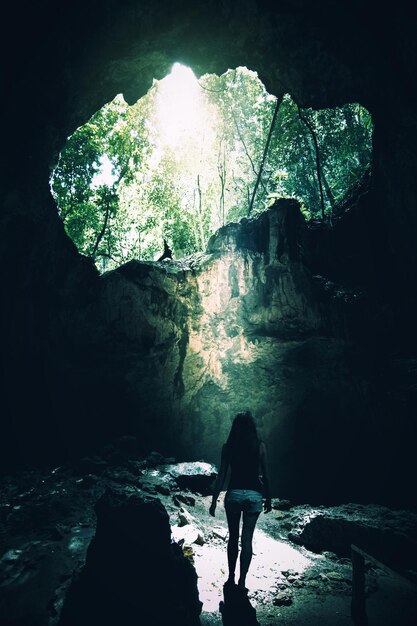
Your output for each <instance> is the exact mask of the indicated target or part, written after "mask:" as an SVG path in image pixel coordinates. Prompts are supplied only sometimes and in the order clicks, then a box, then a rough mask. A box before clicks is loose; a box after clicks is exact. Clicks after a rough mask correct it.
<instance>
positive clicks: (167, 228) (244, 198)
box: [50, 63, 373, 272]
mask: <svg viewBox="0 0 417 626" xmlns="http://www.w3.org/2000/svg"><path fill="white" fill-rule="evenodd" d="M372 131H373V124H372V118H371V115H370V114H369V112H368V111H367V110H366V108H365V107H363V106H361V105H360V104H358V103H350V104H349V103H347V104H344V105H343V106H339V107H334V108H329V109H317V110H314V109H311V108H304V109H303V108H301V107H300V106H298V105H297V104H296V103H295V101H294V100H293V99H292V97H291V95H290V94H289V93H286V94H284V95H283V96H281V97H280V98H277V97H276V96H274V95H271V94H270V93H268V91H267V90H266V88H265V85H264V84H263V83H262V82H261V80H260V78H259V77H258V74H257V73H256V72H254V71H252V70H249V69H248V68H247V67H244V66H239V67H237V68H235V69H229V70H227V71H226V72H224V73H223V74H221V75H220V76H218V75H216V74H203V75H201V76H200V77H199V78H197V77H196V75H195V74H194V72H193V71H192V69H191V68H189V67H187V66H185V65H182V64H180V63H175V64H174V65H173V66H172V69H171V72H170V73H169V74H168V75H167V76H165V78H163V79H161V80H156V79H153V82H152V86H151V87H150V89H149V91H148V92H147V94H146V95H144V96H143V97H142V98H140V99H139V100H137V101H136V102H135V103H134V104H131V105H129V104H128V103H127V102H126V101H125V99H124V97H123V95H122V94H118V95H116V96H115V98H114V99H113V100H112V101H111V102H108V103H107V104H105V105H104V106H103V107H102V108H101V109H100V110H99V111H97V113H95V114H94V115H93V116H92V117H91V118H90V120H89V121H88V122H87V123H86V124H84V125H83V126H81V127H79V128H78V129H77V130H76V131H75V132H74V133H73V134H72V135H71V136H70V137H69V138H68V140H67V142H66V144H65V146H64V148H63V149H62V151H61V153H60V157H59V160H58V163H57V165H56V167H55V169H54V171H53V173H52V176H51V181H50V186H51V191H52V195H53V197H54V199H55V201H56V202H57V205H58V211H59V215H60V217H61V219H62V221H63V223H64V227H65V230H66V232H67V234H68V235H69V237H70V238H71V239H72V240H73V241H74V243H75V244H76V246H77V248H78V250H79V251H80V252H81V253H82V254H83V255H85V256H87V257H90V258H91V259H92V260H93V261H94V262H95V264H96V266H97V268H98V269H99V271H100V272H105V271H108V270H112V269H115V268H117V267H119V266H120V265H122V264H123V263H126V262H128V261H129V260H131V259H137V260H144V261H155V260H159V259H163V258H165V257H168V258H174V259H181V258H183V257H187V256H188V255H190V254H193V253H195V252H204V251H205V250H206V248H207V244H208V241H209V239H210V237H211V236H212V235H213V233H215V232H216V231H217V230H218V229H219V228H221V227H222V226H225V225H226V224H228V223H231V222H237V221H239V220H240V219H242V218H243V217H253V216H256V215H259V214H260V213H262V212H263V211H265V210H267V209H268V208H269V207H270V206H271V205H272V204H273V203H274V202H275V201H276V200H277V199H279V198H284V197H287V198H296V199H297V200H298V201H299V202H300V205H301V211H302V213H303V214H304V217H305V219H306V220H307V221H314V220H316V221H320V220H321V221H322V222H324V223H330V224H331V222H332V219H333V218H334V216H335V215H336V214H337V212H338V210H339V208H340V207H341V206H343V203H344V201H345V199H346V198H347V197H348V196H349V194H352V190H354V189H355V188H357V187H358V186H359V185H360V183H361V181H363V180H364V179H365V178H366V177H367V176H368V175H369V173H370V168H371V156H372ZM161 253H163V254H162V256H161Z"/></svg>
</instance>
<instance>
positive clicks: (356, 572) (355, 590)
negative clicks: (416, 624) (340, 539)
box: [350, 543, 417, 626]
mask: <svg viewBox="0 0 417 626" xmlns="http://www.w3.org/2000/svg"><path fill="white" fill-rule="evenodd" d="M350 548H351V558H352V602H351V615H352V618H353V621H354V623H355V626H366V624H368V618H367V615H366V602H365V600H366V597H365V560H366V561H369V562H371V563H373V564H374V565H376V566H377V567H380V568H381V569H383V570H385V571H386V572H388V574H391V575H393V576H396V577H397V578H400V579H401V580H402V581H406V583H407V584H409V585H411V586H412V587H413V589H416V587H417V582H416V579H415V578H414V577H412V576H411V575H410V574H409V573H408V572H406V571H399V570H398V569H393V568H392V567H390V566H389V565H387V564H386V563H383V562H382V561H380V560H379V559H376V558H375V557H374V556H372V555H371V554H368V552H365V551H364V550H362V548H359V547H358V546H356V545H354V544H353V543H352V544H351V546H350Z"/></svg>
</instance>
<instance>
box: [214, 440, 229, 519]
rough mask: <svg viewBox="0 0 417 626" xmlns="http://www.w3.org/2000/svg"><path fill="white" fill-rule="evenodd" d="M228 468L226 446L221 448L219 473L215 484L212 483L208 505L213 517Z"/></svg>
mask: <svg viewBox="0 0 417 626" xmlns="http://www.w3.org/2000/svg"><path fill="white" fill-rule="evenodd" d="M228 466H229V460H228V458H227V453H226V444H225V445H224V446H223V448H222V457H221V461H220V469H219V473H218V474H217V478H216V482H215V483H214V488H213V497H212V499H211V505H210V509H209V512H210V515H212V516H213V517H214V514H215V511H216V505H217V498H218V497H219V495H220V492H221V490H222V488H223V485H224V481H225V479H226V474H227V468H228Z"/></svg>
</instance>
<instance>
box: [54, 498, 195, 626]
mask: <svg viewBox="0 0 417 626" xmlns="http://www.w3.org/2000/svg"><path fill="white" fill-rule="evenodd" d="M95 510H96V514H97V527H96V533H95V536H94V538H93V539H92V541H91V543H90V546H89V548H88V551H87V559H86V564H85V567H84V569H83V570H82V572H81V574H80V576H79V577H78V578H77V579H75V580H73V582H72V584H71V586H70V588H69V590H68V594H67V597H66V600H65V603H64V606H63V610H62V614H61V619H60V622H59V624H60V626H74V624H77V626H114V625H115V624H120V625H121V626H134V625H135V626H137V624H153V625H155V626H166V624H170V625H172V626H198V624H199V623H200V621H199V614H200V612H201V602H200V601H199V599H198V590H197V575H196V572H195V570H194V568H193V567H192V565H191V564H190V563H189V561H188V560H187V559H186V558H185V557H184V556H183V554H182V551H181V549H180V548H179V546H177V545H176V544H173V543H171V530H170V525H169V517H168V514H167V512H166V510H165V508H164V507H163V505H162V504H161V502H160V501H159V500H157V499H152V498H146V497H143V496H142V495H136V494H128V493H126V491H125V490H124V489H123V488H111V489H107V490H106V492H105V493H104V494H103V496H102V497H101V498H100V500H99V501H98V502H97V504H96V506H95Z"/></svg>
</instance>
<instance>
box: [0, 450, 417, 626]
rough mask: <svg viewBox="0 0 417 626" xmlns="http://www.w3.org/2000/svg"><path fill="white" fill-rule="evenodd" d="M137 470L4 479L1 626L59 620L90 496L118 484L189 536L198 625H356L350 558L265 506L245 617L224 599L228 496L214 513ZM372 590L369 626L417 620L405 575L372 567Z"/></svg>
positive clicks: (94, 464)
mask: <svg viewBox="0 0 417 626" xmlns="http://www.w3.org/2000/svg"><path fill="white" fill-rule="evenodd" d="M140 467H142V468H143V464H142V465H141V464H140V463H139V462H137V463H136V462H134V461H132V460H129V461H128V464H120V465H114V464H113V465H106V464H105V463H103V462H102V460H100V459H95V460H90V462H89V461H88V460H87V461H85V460H84V466H83V467H82V468H81V469H80V468H78V469H77V468H75V467H70V466H67V467H62V468H55V469H54V470H45V471H44V472H41V471H27V472H21V473H19V474H15V475H10V476H7V477H4V478H2V479H1V480H0V615H1V616H2V618H1V620H0V621H1V624H2V626H3V625H4V626H12V625H13V626H16V625H17V624H19V626H32V624H36V625H37V626H38V625H39V626H57V624H58V623H59V617H60V612H61V608H62V606H63V602H64V600H65V595H66V592H67V589H68V587H69V584H70V582H71V579H72V577H73V576H74V575H75V574H76V573H77V572H79V571H80V570H81V568H82V567H83V565H84V562H85V557H86V551H87V547H88V545H89V543H90V541H91V538H92V537H93V535H94V532H95V522H96V519H95V513H94V508H93V507H94V503H95V502H96V501H97V500H98V498H99V497H100V495H101V494H102V493H103V491H104V489H105V487H106V486H111V485H112V484H114V485H116V484H117V485H118V486H120V485H123V486H125V488H126V489H127V490H130V491H133V492H135V491H136V492H137V490H138V489H140V490H142V491H143V492H144V493H146V494H147V495H149V496H150V497H158V498H159V499H160V500H161V502H162V503H163V504H164V506H165V508H166V510H167V512H168V514H169V517H170V523H171V527H172V533H173V537H174V539H175V540H177V541H181V537H182V538H183V539H184V543H183V551H184V554H185V555H186V556H187V557H188V558H189V559H190V560H191V562H193V564H194V566H195V569H196V572H197V575H198V587H199V596H200V600H201V602H202V603H203V606H202V613H201V625H202V626H217V625H220V624H224V625H225V626H227V625H229V626H234V625H236V626H245V624H248V625H249V624H253V625H255V624H259V625H260V626H273V625H275V624H277V625H278V624H279V625H282V626H286V625H295V624H297V625H301V626H302V625H304V624H306V625H307V624H308V625H309V626H315V625H317V626H319V625H320V626H327V625H329V626H330V625H332V626H333V625H339V624H340V625H341V626H343V625H344V624H353V621H352V619H351V616H350V600H351V562H350V559H347V558H340V557H338V556H337V555H336V554H334V553H332V552H321V553H315V552H312V551H309V550H307V549H306V548H305V547H303V546H302V545H297V544H296V543H293V542H292V541H291V540H290V539H289V538H288V532H289V530H290V529H291V525H292V523H293V516H292V514H291V511H289V512H288V511H285V510H284V511H283V510H279V508H277V509H274V510H273V511H271V513H269V514H263V513H262V514H261V515H260V518H259V521H258V524H257V528H256V530H255V535H254V557H253V561H252V564H251V568H250V571H249V574H248V577H247V586H248V589H249V591H248V597H247V599H246V600H245V601H244V602H245V606H244V607H243V609H244V610H245V611H246V613H245V615H246V618H247V619H248V620H249V621H246V622H245V621H244V620H243V619H242V615H241V613H239V611H241V610H242V606H237V607H236V606H235V605H234V604H233V603H230V602H229V601H226V604H224V605H223V606H222V605H221V603H222V602H223V601H224V597H223V583H224V582H225V579H226V576H227V558H226V545H227V523H226V518H225V513H224V508H223V505H222V503H220V504H219V506H218V508H217V511H216V517H215V518H213V517H211V516H210V515H209V514H208V507H209V503H210V496H203V495H199V494H198V493H195V492H190V491H186V490H182V491H181V490H180V489H178V488H173V485H172V480H167V477H166V476H165V475H164V472H163V470H158V469H152V468H149V469H145V470H143V469H139V468H140ZM298 508H299V510H298V512H297V514H298V515H299V514H300V510H301V512H302V515H304V516H307V517H308V516H309V515H312V514H313V513H314V509H313V507H310V506H308V505H305V506H304V507H302V509H300V507H298ZM181 520H182V521H181ZM366 591H367V600H366V606H367V615H368V624H369V626H372V625H375V626H377V625H378V626H394V625H395V626H409V625H410V626H411V624H413V625H414V624H416V623H417V594H416V593H415V590H414V589H412V588H410V587H409V586H408V585H407V584H406V583H403V582H402V581H401V580H400V579H399V578H396V577H393V576H391V575H389V574H387V573H386V572H385V571H384V570H382V569H379V568H377V567H375V566H371V565H367V569H366ZM229 600H230V598H229ZM219 608H222V609H223V612H220V610H219ZM235 610H236V611H237V612H235V613H234V611H235ZM249 618H250V619H249ZM92 626H95V625H92ZM97 626H98V625H97Z"/></svg>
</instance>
